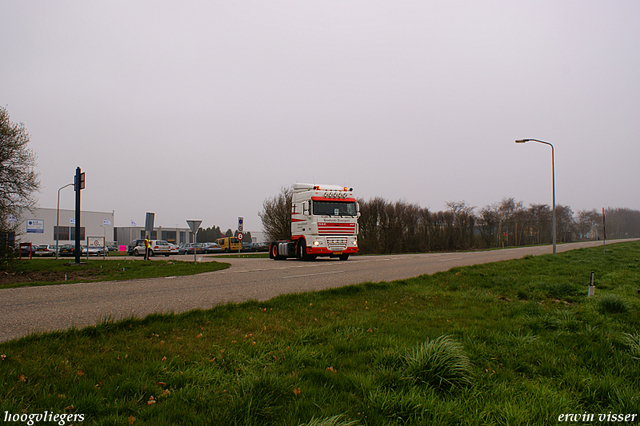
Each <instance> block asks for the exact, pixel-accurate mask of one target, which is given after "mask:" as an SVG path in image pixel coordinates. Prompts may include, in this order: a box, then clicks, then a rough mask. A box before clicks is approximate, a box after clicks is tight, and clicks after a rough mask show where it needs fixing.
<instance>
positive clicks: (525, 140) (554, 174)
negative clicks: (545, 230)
mask: <svg viewBox="0 0 640 426" xmlns="http://www.w3.org/2000/svg"><path fill="white" fill-rule="evenodd" d="M525 142H538V143H543V144H545V145H549V146H550V147H551V179H552V184H553V254H556V166H555V153H554V149H553V145H551V144H550V143H549V142H545V141H541V140H538V139H518V140H517V141H516V143H525Z"/></svg>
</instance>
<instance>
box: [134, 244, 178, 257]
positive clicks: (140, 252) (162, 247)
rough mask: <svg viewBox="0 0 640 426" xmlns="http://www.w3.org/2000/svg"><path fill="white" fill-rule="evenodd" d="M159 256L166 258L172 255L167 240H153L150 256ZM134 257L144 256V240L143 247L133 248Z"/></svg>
mask: <svg viewBox="0 0 640 426" xmlns="http://www.w3.org/2000/svg"><path fill="white" fill-rule="evenodd" d="M158 254H164V255H165V256H169V255H170V254H171V250H170V249H169V243H168V242H166V241H165V240H151V247H150V248H149V256H155V255H158ZM133 255H134V256H144V240H142V245H139V246H135V247H134V248H133Z"/></svg>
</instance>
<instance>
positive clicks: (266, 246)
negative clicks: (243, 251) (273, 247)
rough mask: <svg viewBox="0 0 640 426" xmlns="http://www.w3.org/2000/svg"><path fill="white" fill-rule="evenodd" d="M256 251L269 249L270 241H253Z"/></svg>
mask: <svg viewBox="0 0 640 426" xmlns="http://www.w3.org/2000/svg"><path fill="white" fill-rule="evenodd" d="M251 244H252V245H253V250H254V251H269V243H251Z"/></svg>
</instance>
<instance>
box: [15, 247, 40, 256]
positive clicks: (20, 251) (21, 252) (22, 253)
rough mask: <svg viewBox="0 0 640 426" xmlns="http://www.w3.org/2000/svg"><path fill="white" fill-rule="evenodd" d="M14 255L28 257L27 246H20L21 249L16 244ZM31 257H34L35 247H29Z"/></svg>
mask: <svg viewBox="0 0 640 426" xmlns="http://www.w3.org/2000/svg"><path fill="white" fill-rule="evenodd" d="M15 253H16V256H22V257H25V256H26V257H29V246H22V248H19V246H18V244H16V248H15ZM31 255H32V256H35V255H36V246H35V245H31Z"/></svg>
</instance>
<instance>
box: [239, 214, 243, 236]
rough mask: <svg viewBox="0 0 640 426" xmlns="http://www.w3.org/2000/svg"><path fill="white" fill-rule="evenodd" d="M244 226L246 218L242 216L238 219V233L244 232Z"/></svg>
mask: <svg viewBox="0 0 640 426" xmlns="http://www.w3.org/2000/svg"><path fill="white" fill-rule="evenodd" d="M243 225H244V218H243V217H242V216H240V217H239V218H238V232H242V231H244V229H243Z"/></svg>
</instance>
